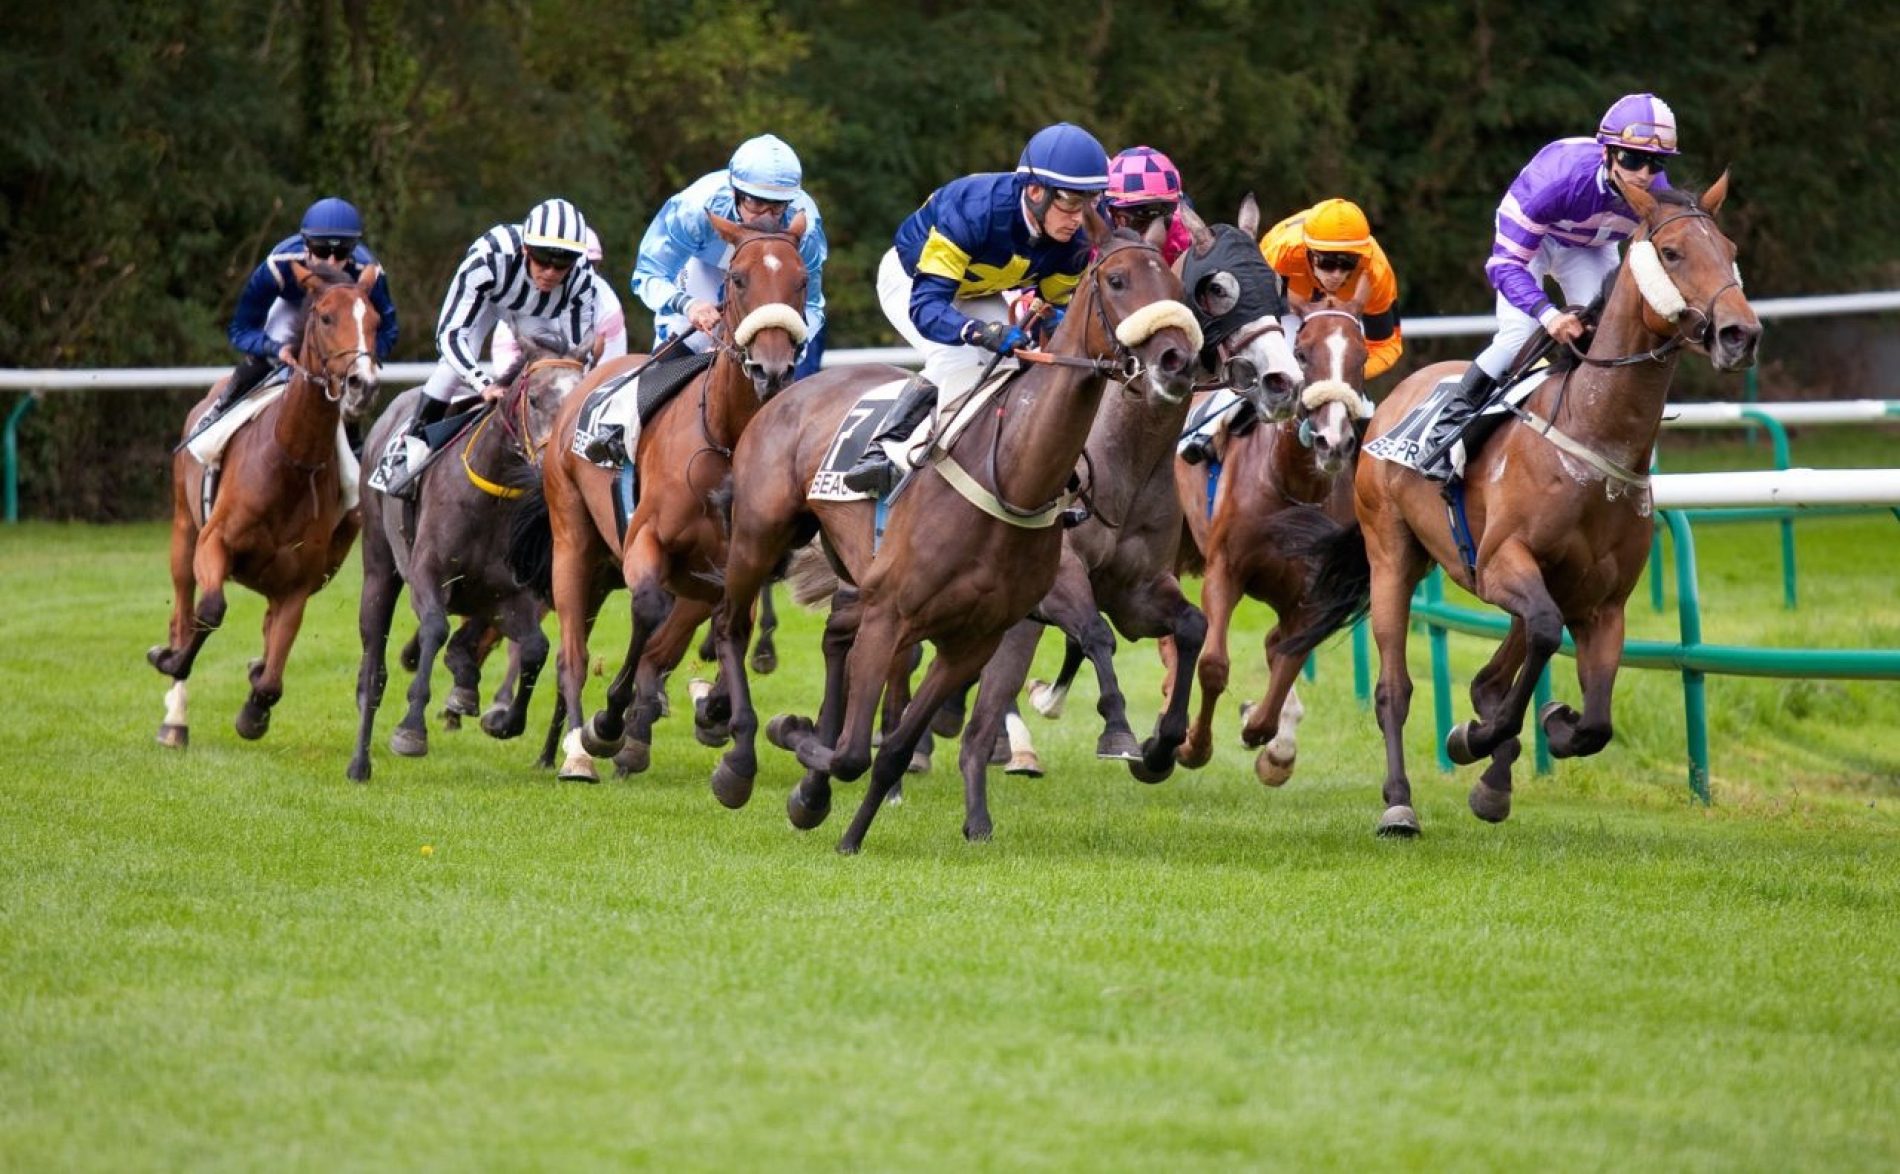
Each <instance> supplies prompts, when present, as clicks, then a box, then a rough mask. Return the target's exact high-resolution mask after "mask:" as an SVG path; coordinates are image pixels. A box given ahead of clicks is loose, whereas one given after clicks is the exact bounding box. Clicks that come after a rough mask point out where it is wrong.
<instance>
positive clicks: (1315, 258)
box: [1307, 252, 1359, 273]
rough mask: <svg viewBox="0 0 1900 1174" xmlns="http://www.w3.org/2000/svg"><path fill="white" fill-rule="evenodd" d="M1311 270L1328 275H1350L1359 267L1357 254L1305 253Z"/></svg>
mask: <svg viewBox="0 0 1900 1174" xmlns="http://www.w3.org/2000/svg"><path fill="white" fill-rule="evenodd" d="M1307 257H1308V258H1309V259H1310V260H1311V261H1312V264H1313V268H1315V269H1317V270H1320V271H1322V272H1328V273H1351V272H1352V271H1353V270H1354V269H1357V268H1358V267H1359V254H1357V253H1315V252H1309V253H1307Z"/></svg>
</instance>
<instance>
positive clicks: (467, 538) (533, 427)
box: [349, 339, 591, 783]
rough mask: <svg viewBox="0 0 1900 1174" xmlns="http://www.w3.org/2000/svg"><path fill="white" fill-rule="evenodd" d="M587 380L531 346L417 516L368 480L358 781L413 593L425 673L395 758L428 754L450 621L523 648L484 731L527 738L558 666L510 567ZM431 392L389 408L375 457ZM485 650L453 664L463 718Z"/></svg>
mask: <svg viewBox="0 0 1900 1174" xmlns="http://www.w3.org/2000/svg"><path fill="white" fill-rule="evenodd" d="M590 345H591V344H590ZM583 370H584V366H583V362H582V359H581V357H580V355H579V354H566V353H562V352H560V351H556V350H550V349H547V348H545V347H543V346H541V345H540V344H538V343H536V342H535V341H534V340H533V339H524V340H523V342H522V357H521V360H520V361H519V362H517V363H516V364H515V366H514V368H513V369H511V370H509V371H506V372H504V373H503V374H502V375H501V377H500V378H499V379H498V380H497V382H499V383H500V384H501V385H502V386H503V387H505V388H507V390H506V391H505V392H504V393H503V394H502V397H501V399H500V401H499V402H497V403H496V404H495V406H494V407H493V408H489V409H483V410H481V411H480V412H479V414H478V415H477V416H476V417H475V418H474V419H473V420H470V421H469V422H468V423H467V424H466V425H465V427H464V429H463V431H462V433H461V434H460V435H458V436H456V437H455V438H454V440H453V441H452V442H451V444H450V447H451V448H453V449H454V450H455V453H454V455H453V456H451V457H450V458H449V459H447V460H441V461H436V462H433V463H432V464H431V465H430V466H429V467H428V469H426V470H424V472H423V474H422V483H421V485H420V486H419V487H418V489H417V491H416V495H415V504H414V505H413V506H411V504H410V503H409V502H406V501H403V500H401V499H399V498H395V497H391V496H389V495H387V494H384V493H381V492H379V491H377V490H375V489H373V488H371V487H370V485H369V478H368V476H367V472H366V474H365V476H364V479H363V503H364V507H365V513H366V514H367V515H368V517H369V523H368V530H367V532H366V533H365V534H364V536H363V596H362V601H361V604H360V606H359V622H358V627H359V628H360V630H361V636H362V641H363V660H362V667H361V670H360V671H359V673H358V674H357V682H356V704H357V710H358V713H359V716H360V719H361V720H360V724H359V727H358V729H357V735H356V753H355V755H354V756H353V757H352V758H351V759H350V766H349V777H350V778H352V779H354V780H356V781H357V782H359V783H360V782H366V781H368V779H369V777H370V769H371V768H370V760H369V740H370V734H371V732H372V730H373V728H374V726H375V722H376V709H377V706H379V705H380V704H381V703H382V698H383V688H384V686H385V685H386V684H387V683H388V681H389V668H388V647H389V625H390V620H391V619H392V618H393V616H394V615H395V610H396V600H397V598H398V597H399V596H400V595H401V594H402V589H403V585H404V584H405V583H406V584H408V586H409V588H410V595H409V598H410V603H411V604H412V605H413V606H414V608H415V612H416V618H417V619H418V621H419V627H418V631H417V634H416V639H417V645H418V647H417V653H416V664H415V668H414V672H415V674H416V675H415V680H414V681H413V682H411V684H410V686H409V711H408V713H406V714H405V715H404V716H403V719H402V721H401V722H400V723H399V724H398V725H397V726H396V729H395V731H394V732H393V733H392V734H391V735H390V738H389V748H390V750H392V751H394V752H395V753H396V754H399V755H402V756H403V757H405V758H418V757H421V756H422V755H425V754H427V753H428V752H429V728H428V722H427V717H428V706H429V676H430V671H431V669H433V667H434V665H435V658H436V653H437V652H439V651H440V650H441V649H442V646H443V643H444V642H445V641H447V640H448V638H449V616H450V615H451V614H454V615H460V616H468V617H471V620H472V621H477V620H478V621H480V622H481V623H482V624H483V625H489V624H493V625H494V626H495V628H497V629H498V630H499V632H500V634H502V635H505V636H507V637H508V638H509V639H510V640H512V641H514V642H515V647H516V648H517V649H518V650H519V665H520V675H519V688H518V689H515V690H511V691H510V699H509V703H508V704H507V705H506V706H502V705H497V706H496V708H494V709H492V710H490V711H489V712H488V714H486V715H485V716H484V717H483V718H482V722H481V725H482V729H483V730H484V731H486V732H487V733H489V734H491V735H493V736H494V737H497V738H512V737H515V736H516V735H518V734H520V733H521V731H522V729H523V727H524V725H525V723H526V721H527V710H528V702H529V699H530V698H531V697H532V696H533V694H534V683H535V680H536V678H537V677H538V676H539V675H540V672H541V666H542V664H543V663H545V662H546V660H547V655H548V641H547V637H546V636H544V635H543V634H542V632H541V606H540V601H539V600H537V599H536V598H535V597H534V595H533V593H532V592H530V591H529V590H527V589H526V588H524V587H522V586H521V585H520V584H519V583H517V582H516V581H515V577H514V574H513V572H512V571H511V570H510V569H509V567H508V561H507V560H508V544H509V538H510V521H511V519H512V517H513V515H514V512H515V508H516V505H517V503H518V499H519V498H520V497H521V496H522V494H523V492H524V486H525V485H527V484H529V483H531V482H532V481H534V480H538V479H539V478H540V472H541V468H540V466H541V459H542V453H543V452H544V451H545V450H546V448H547V446H548V437H549V435H550V434H551V433H552V432H553V430H554V417H555V415H556V414H557V413H558V412H559V411H560V410H561V405H562V403H563V402H564V400H565V399H566V396H567V393H568V392H569V391H571V390H572V389H573V387H574V385H575V384H577V383H579V382H580V380H581V375H582V373H583ZM421 394H422V393H421V391H419V390H418V391H411V392H408V393H406V394H405V395H403V396H402V397H400V398H398V399H397V400H396V402H395V403H394V404H391V405H390V407H389V409H388V410H387V411H385V412H384V413H383V416H382V419H381V420H379V421H378V422H377V424H376V427H375V429H373V430H372V431H371V433H370V437H369V441H368V444H367V451H369V452H381V451H382V450H383V448H384V446H385V445H386V444H387V442H388V439H389V436H390V434H391V433H392V432H394V431H395V430H396V429H398V428H403V427H407V425H408V422H409V420H410V418H411V417H412V416H413V415H414V414H415V413H414V410H413V409H414V407H415V402H414V401H415V397H417V396H419V395H421ZM478 652H479V649H469V650H464V651H463V653H462V655H461V656H460V658H459V660H460V661H461V663H459V664H453V665H452V667H454V668H456V669H458V670H459V672H458V675H457V681H456V685H457V688H456V694H459V696H454V697H452V699H451V708H452V709H454V710H455V711H457V712H465V711H472V710H473V709H474V708H475V706H477V705H479V700H478V699H477V697H476V694H475V690H474V688H473V687H472V686H471V685H470V684H465V683H464V680H465V679H466V675H471V674H473V673H476V672H479V668H478V665H479V657H478V655H477V653H478ZM451 659H452V660H454V659H456V658H451ZM513 659H514V658H513V657H511V661H512V660H513ZM510 675H511V676H512V675H513V674H512V672H511V674H510ZM475 679H476V680H479V677H476V678H475Z"/></svg>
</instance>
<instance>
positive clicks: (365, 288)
mask: <svg viewBox="0 0 1900 1174" xmlns="http://www.w3.org/2000/svg"><path fill="white" fill-rule="evenodd" d="M293 272H294V273H295V274H296V278H297V282H298V284H300V285H302V286H303V288H304V293H305V299H304V321H303V327H302V340H301V342H300V343H299V346H298V353H297V362H296V364H295V366H294V367H293V368H292V372H291V377H290V384H289V386H288V387H287V388H286V389H285V390H284V392H283V394H282V395H281V396H280V397H279V398H277V399H276V400H274V401H272V402H271V403H270V404H269V405H267V406H266V407H265V408H264V409H263V410H262V411H261V412H260V413H259V414H258V415H257V417H256V418H255V419H253V420H251V421H250V422H249V423H247V424H245V425H244V426H243V427H242V428H240V429H239V430H238V432H237V434H236V435H235V436H233V437H232V438H231V441H230V443H229V444H228V445H227V446H226V447H225V449H224V453H223V457H222V461H221V463H220V465H219V470H220V471H219V473H218V480H217V482H216V495H215V498H214V500H213V502H212V505H211V510H210V515H209V516H208V517H202V518H201V517H200V516H199V510H200V508H201V506H200V502H201V498H202V491H203V486H204V480H205V477H206V470H205V468H204V466H203V465H202V464H200V463H199V461H198V459H197V458H196V457H194V456H192V455H191V453H190V452H188V451H186V450H185V449H183V448H182V447H181V448H180V450H179V451H178V452H177V453H175V454H174V455H173V457H172V550H171V565H172V618H171V640H170V643H169V644H163V645H158V646H156V647H154V648H153V649H151V651H149V652H147V653H146V655H145V658H146V660H147V661H149V662H150V663H151V665H152V667H154V668H156V669H157V670H158V671H159V672H161V673H164V674H165V675H166V676H168V677H171V678H172V680H173V681H174V682H175V683H174V684H173V685H172V687H171V689H170V691H169V692H167V693H166V695H165V707H166V713H165V722H164V724H163V725H161V726H159V730H158V741H159V743H160V744H161V745H165V746H175V747H183V746H184V745H185V744H186V743H187V742H188V741H189V739H190V731H189V724H188V722H187V720H186V707H187V702H188V698H187V689H186V685H185V682H186V680H187V679H189V678H190V676H191V667H192V664H193V662H195V661H196V660H197V658H198V652H199V650H200V649H202V648H203V647H204V643H205V640H206V639H208V638H209V637H210V635H211V633H212V632H214V631H216V630H217V628H218V625H220V624H222V623H223V622H224V613H225V598H224V584H225V580H227V579H233V580H236V581H237V582H239V583H242V584H243V585H244V586H246V587H249V588H250V589H251V590H253V591H256V592H257V593H258V594H260V595H262V596H264V597H265V598H266V599H268V600H269V601H270V606H269V607H268V608H267V609H266V611H265V612H264V656H263V658H262V659H261V660H255V661H252V662H251V670H250V676H251V695H250V697H249V698H248V699H247V700H246V701H245V703H244V706H243V708H242V709H240V710H239V711H238V717H237V732H238V734H239V736H241V737H244V738H252V739H254V738H261V737H263V736H264V732H265V731H266V730H268V729H269V728H270V711H271V707H272V706H274V705H276V704H277V702H278V700H279V699H280V698H281V697H282V696H283V695H284V662H285V660H287V659H288V658H289V656H290V646H291V643H292V642H293V641H295V640H296V638H297V629H298V628H299V627H300V626H301V625H302V624H303V610H304V605H305V604H306V603H307V602H308V601H309V599H310V597H311V596H312V595H313V594H315V593H316V592H317V591H319V590H321V589H322V588H323V585H324V584H325V583H328V582H329V581H330V576H332V575H334V574H335V573H336V569H337V567H338V566H340V565H342V562H343V559H344V556H346V555H347V554H349V551H350V543H352V542H354V541H356V532H357V530H358V529H359V528H360V527H361V526H362V512H361V511H360V510H358V509H353V508H352V509H346V508H344V503H343V488H344V485H343V473H342V471H341V470H340V469H339V467H338V466H339V454H340V453H342V452H344V451H346V450H344V449H343V448H342V446H341V444H340V441H339V435H338V433H339V429H338V425H339V423H340V422H341V421H344V420H356V419H360V418H361V417H362V415H363V413H364V411H365V409H367V408H368V406H369V404H370V401H371V400H372V399H374V398H375V395H376V387H377V366H376V345H375V338H376V324H377V315H376V309H375V307H374V306H372V305H370V300H369V292H370V290H371V288H373V287H374V286H375V284H376V278H377V274H378V272H379V270H378V268H377V267H376V266H374V265H371V266H369V267H368V268H367V269H365V270H363V273H362V275H361V276H360V277H358V278H357V279H356V280H355V281H351V280H350V279H349V278H348V277H347V276H346V275H345V274H344V273H343V272H342V271H341V270H338V269H335V268H332V267H331V266H329V265H324V264H318V265H314V266H310V267H305V266H304V265H302V264H297V265H294V266H293ZM218 390H219V388H218V387H213V388H212V389H211V391H212V394H207V395H206V396H205V398H204V399H202V400H200V401H199V402H198V404H197V406H196V407H194V408H192V410H191V412H190V414H189V415H188V416H187V417H186V419H185V435H187V436H188V435H190V434H191V431H192V427H193V425H194V424H196V423H197V421H198V418H199V417H200V416H202V415H203V414H204V413H205V410H206V409H207V408H209V407H210V405H211V404H212V403H213V402H214V400H215V398H216V396H215V393H216V392H217V391H218ZM200 588H202V589H203V591H204V597H203V598H202V599H199V600H197V603H196V606H195V608H194V606H193V596H194V594H195V593H196V592H197V590H198V589H200Z"/></svg>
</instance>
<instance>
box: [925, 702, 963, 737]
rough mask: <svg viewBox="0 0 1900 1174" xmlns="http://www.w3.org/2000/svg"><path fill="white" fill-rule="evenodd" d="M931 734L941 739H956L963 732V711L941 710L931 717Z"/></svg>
mask: <svg viewBox="0 0 1900 1174" xmlns="http://www.w3.org/2000/svg"><path fill="white" fill-rule="evenodd" d="M930 732H931V733H933V734H935V735H937V736H938V737H939V738H954V737H956V736H957V735H958V734H961V733H962V732H963V711H962V710H961V709H939V710H938V711H937V712H936V713H933V714H931V715H930Z"/></svg>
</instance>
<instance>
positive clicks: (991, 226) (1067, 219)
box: [844, 122, 1108, 494]
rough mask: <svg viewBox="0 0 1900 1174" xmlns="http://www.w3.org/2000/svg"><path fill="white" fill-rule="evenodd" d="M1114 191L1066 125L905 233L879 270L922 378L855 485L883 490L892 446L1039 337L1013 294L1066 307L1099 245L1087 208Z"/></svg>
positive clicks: (891, 474)
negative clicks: (994, 361)
mask: <svg viewBox="0 0 1900 1174" xmlns="http://www.w3.org/2000/svg"><path fill="white" fill-rule="evenodd" d="M1107 190H1108V152H1107V151H1105V150H1103V149H1102V144H1101V143H1100V142H1098V141H1097V140H1096V138H1095V136H1094V135H1092V134H1090V133H1089V132H1088V131H1086V130H1083V129H1082V128H1081V127H1079V126H1074V125H1072V124H1070V123H1067V122H1060V123H1057V124H1055V125H1054V126H1048V127H1044V128H1043V129H1042V130H1039V131H1037V132H1036V133H1035V135H1034V136H1033V137H1031V138H1030V140H1029V143H1028V145H1027V146H1025V147H1024V148H1023V153H1022V157H1021V158H1020V159H1019V160H1018V161H1017V164H1016V170H1015V171H1014V172H986V173H980V174H977V175H966V176H964V177H963V178H962V179H954V180H951V181H950V182H949V183H947V184H945V185H943V186H942V187H940V188H938V189H937V190H936V191H934V192H932V193H931V194H930V198H929V199H927V200H925V201H924V204H923V207H921V208H919V209H917V211H915V212H913V213H911V214H910V217H909V218H908V219H906V220H905V221H904V223H903V224H901V225H899V226H898V229H897V236H896V239H895V241H894V242H893V244H892V246H891V249H890V251H889V252H887V253H885V254H884V261H883V263H882V264H881V265H879V266H878V271H877V296H878V301H879V303H880V304H881V305H882V306H883V307H884V315H885V317H887V318H889V319H890V320H891V325H893V326H895V327H896V328H897V333H898V334H900V335H901V336H903V339H904V341H905V342H907V343H909V344H910V345H911V346H914V347H916V348H917V349H919V350H921V351H922V352H923V353H924V369H923V373H922V374H921V375H920V376H918V377H917V378H915V379H913V380H911V382H910V384H909V385H908V386H906V387H905V388H904V390H903V392H902V393H901V394H900V395H899V396H898V401H897V404H896V405H895V406H894V407H893V408H892V410H891V415H890V423H888V424H887V425H886V426H885V427H884V428H883V430H882V431H880V432H879V433H878V434H877V435H876V436H873V437H872V438H871V440H870V441H869V442H868V443H867V444H866V445H865V449H864V456H863V457H862V458H861V459H860V460H859V461H858V463H857V464H855V465H853V466H852V467H851V468H850V469H849V470H847V471H846V472H845V475H844V484H845V486H846V487H847V488H850V489H854V490H857V491H859V492H861V493H878V494H884V493H888V492H890V490H891V488H892V487H893V486H894V485H895V484H896V481H897V479H898V476H899V473H898V470H897V467H896V465H895V464H894V463H893V462H892V461H891V457H890V453H889V452H888V451H887V450H886V448H885V446H886V444H898V443H901V442H902V441H904V440H906V439H908V438H909V436H910V435H911V434H912V433H913V432H915V431H916V430H917V426H918V425H919V424H921V423H923V419H924V416H925V415H927V414H928V413H929V411H930V409H931V408H932V407H933V406H936V405H938V404H941V403H948V402H949V401H951V400H953V399H955V398H956V397H957V396H960V395H962V394H963V393H964V392H965V391H968V390H969V389H970V388H971V387H972V386H973V385H974V384H975V383H976V381H977V379H978V378H979V377H980V376H981V374H982V371H983V368H984V366H985V365H986V364H987V363H988V362H989V361H990V357H991V355H993V354H994V355H1007V354H1009V353H1010V352H1011V351H1013V350H1015V349H1016V348H1017V347H1019V346H1022V345H1023V344H1024V343H1026V342H1027V341H1028V338H1027V336H1026V335H1025V334H1024V333H1023V331H1022V330H1021V329H1020V328H1018V327H1016V326H1014V325H1011V323H1010V313H1009V304H1008V303H1007V302H1006V301H1005V300H1004V297H1003V295H1004V294H1006V293H1010V292H1013V291H1019V290H1020V291H1029V290H1034V291H1035V292H1036V293H1037V294H1038V295H1039V296H1040V297H1041V298H1042V300H1043V301H1045V302H1047V303H1048V304H1050V305H1052V306H1056V307H1065V306H1067V305H1068V304H1069V299H1070V298H1071V297H1072V296H1074V294H1075V288H1076V286H1077V285H1079V284H1081V281H1082V274H1083V272H1084V271H1085V270H1086V269H1087V268H1088V264H1089V255H1090V253H1091V251H1092V249H1093V244H1092V242H1090V240H1089V238H1088V233H1087V231H1086V230H1085V229H1084V227H1083V225H1084V223H1085V218H1086V216H1087V212H1088V208H1089V206H1090V205H1091V204H1093V203H1094V202H1095V200H1096V198H1097V197H1098V196H1100V195H1101V193H1103V192H1104V191H1107Z"/></svg>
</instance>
